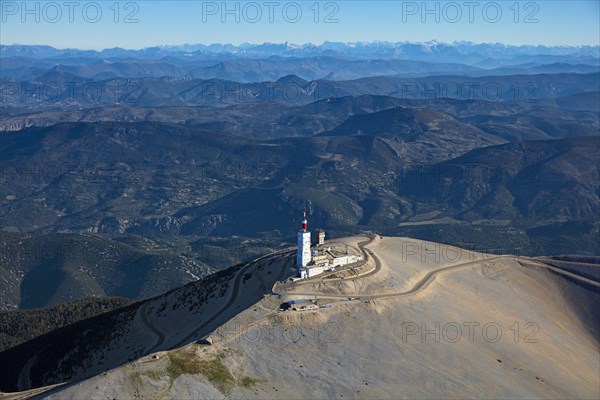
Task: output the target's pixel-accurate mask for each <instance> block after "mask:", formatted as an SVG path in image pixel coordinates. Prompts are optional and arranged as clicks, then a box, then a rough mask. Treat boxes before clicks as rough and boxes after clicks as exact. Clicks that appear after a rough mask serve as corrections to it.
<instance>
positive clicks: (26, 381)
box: [17, 352, 39, 392]
mask: <svg viewBox="0 0 600 400" xmlns="http://www.w3.org/2000/svg"><path fill="white" fill-rule="evenodd" d="M38 353H39V352H38ZM38 353H35V355H34V356H33V357H31V358H30V359H29V360H27V362H26V363H25V365H23V368H22V369H21V373H20V374H19V380H18V381H17V387H18V388H19V392H22V391H24V390H29V389H31V378H30V374H29V371H30V370H31V367H32V366H33V364H35V362H36V361H37V355H38Z"/></svg>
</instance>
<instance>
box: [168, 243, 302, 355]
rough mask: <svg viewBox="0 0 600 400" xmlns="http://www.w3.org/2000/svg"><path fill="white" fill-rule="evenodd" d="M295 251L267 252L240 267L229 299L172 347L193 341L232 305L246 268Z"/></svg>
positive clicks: (284, 266) (237, 294)
mask: <svg viewBox="0 0 600 400" xmlns="http://www.w3.org/2000/svg"><path fill="white" fill-rule="evenodd" d="M293 252H295V250H281V251H277V252H274V253H271V254H267V255H265V256H262V257H259V258H257V259H255V260H253V261H251V262H249V263H248V264H246V265H245V266H244V267H242V268H241V269H240V270H239V271H238V272H237V273H236V274H235V277H234V278H233V290H232V291H231V297H230V298H229V301H227V303H226V304H225V305H224V306H223V307H221V308H220V309H219V310H218V311H217V312H216V313H214V314H213V315H212V317H210V318H209V319H207V320H206V321H204V322H203V323H202V324H200V325H199V326H198V327H197V328H196V329H194V331H193V332H191V333H190V334H189V335H187V336H186V337H184V338H183V339H181V340H180V341H179V342H177V343H176V344H175V345H174V346H173V347H180V346H184V345H186V344H188V343H190V342H192V341H193V339H194V338H196V337H197V336H198V334H200V333H201V332H202V330H203V329H205V328H206V327H207V326H208V324H210V323H212V322H213V321H214V320H215V319H217V318H218V317H219V316H221V314H223V313H224V312H225V311H227V309H228V308H230V307H231V306H233V304H234V303H235V301H236V300H237V298H238V296H239V294H240V293H239V292H240V284H241V280H242V277H243V276H244V273H246V271H248V269H249V268H250V267H251V266H253V265H254V264H255V263H257V262H258V261H260V260H262V259H271V258H279V257H285V256H286V255H289V254H291V253H293ZM282 268H287V267H286V265H285V263H284V264H283V266H282ZM282 274H283V272H280V276H281V275H282Z"/></svg>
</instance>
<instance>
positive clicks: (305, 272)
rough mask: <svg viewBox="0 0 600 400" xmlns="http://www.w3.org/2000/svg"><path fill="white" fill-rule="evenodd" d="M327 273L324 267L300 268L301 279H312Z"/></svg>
mask: <svg viewBox="0 0 600 400" xmlns="http://www.w3.org/2000/svg"><path fill="white" fill-rule="evenodd" d="M323 272H325V267H324V266H322V265H307V266H305V267H301V268H300V278H302V279H305V278H312V277H313V276H317V275H320V274H322V273H323Z"/></svg>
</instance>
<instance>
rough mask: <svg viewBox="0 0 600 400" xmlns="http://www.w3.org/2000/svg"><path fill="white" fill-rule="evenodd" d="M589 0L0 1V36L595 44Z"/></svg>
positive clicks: (103, 44) (71, 43)
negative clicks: (70, 4)
mask: <svg viewBox="0 0 600 400" xmlns="http://www.w3.org/2000/svg"><path fill="white" fill-rule="evenodd" d="M599 3H600V2H599V1H597V0H595V1H566V0H550V1H548V0H546V1H515V0H508V1H496V2H492V1H470V0H464V1H455V2H452V1H427V2H423V1H352V0H350V1H348V0H342V1H333V2H332V1H312V0H311V1H297V2H291V1H269V0H266V1H256V2H248V1H241V2H232V1H229V2H221V1H216V2H212V1H134V2H128V1H114V0H110V1H97V2H90V1H75V2H73V4H74V5H72V6H68V5H65V4H66V3H65V2H64V1H62V0H59V1H56V2H48V1H38V2H32V1H31V2H25V7H23V2H22V1H6V0H2V1H1V7H0V11H1V15H0V18H1V20H2V23H1V24H0V43H2V44H13V43H20V44H48V45H51V46H55V47H59V48H66V47H76V48H82V49H102V48H110V47H117V46H118V47H124V48H142V47H148V46H153V45H169V44H183V43H233V44H239V43H243V42H251V43H263V42H274V43H280V42H291V43H307V42H311V43H316V44H318V43H322V42H323V41H345V42H346V41H373V40H384V41H427V40H438V41H443V42H453V41H458V40H467V41H473V42H478V43H479V42H502V43H507V44H517V45H520V44H546V45H580V44H587V45H598V44H599V40H600V39H599V37H600V17H599V15H600V8H599ZM224 5H225V6H224ZM117 10H118V12H117ZM227 10H229V12H226V11H227ZM317 10H318V12H317Z"/></svg>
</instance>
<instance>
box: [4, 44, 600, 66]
mask: <svg viewBox="0 0 600 400" xmlns="http://www.w3.org/2000/svg"><path fill="white" fill-rule="evenodd" d="M213 55H218V56H219V57H223V56H230V57H231V58H244V57H246V58H254V57H261V58H262V57H271V56H284V57H315V56H346V57H353V58H399V59H423V60H425V59H429V60H431V59H436V60H442V61H450V62H451V60H453V61H457V60H459V59H460V60H461V61H462V62H480V61H484V60H487V59H492V58H494V59H509V58H515V57H521V60H525V59H526V58H527V57H530V56H537V55H547V56H575V57H596V58H598V57H600V46H543V45H538V46H533V45H523V46H514V45H505V44H502V43H480V44H477V43H473V42H454V43H443V42H438V41H429V42H380V41H377V42H348V43H344V42H324V43H322V44H321V45H315V44H311V43H307V44H301V45H297V44H292V43H287V42H286V43H262V44H251V43H244V44H241V45H232V44H220V43H215V44H208V45H206V44H185V45H179V46H156V47H148V48H143V49H140V50H126V49H122V48H118V47H115V48H112V49H104V50H102V51H94V50H79V49H56V48H54V47H51V46H39V45H18V44H15V45H2V46H0V57H33V58H51V57H64V58H70V57H82V56H85V57H97V58H107V57H115V58H128V57H135V58H146V59H158V58H163V57H169V56H174V57H177V56H180V57H181V56H185V57H191V58H205V57H210V56H213ZM465 57H466V59H465Z"/></svg>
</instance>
